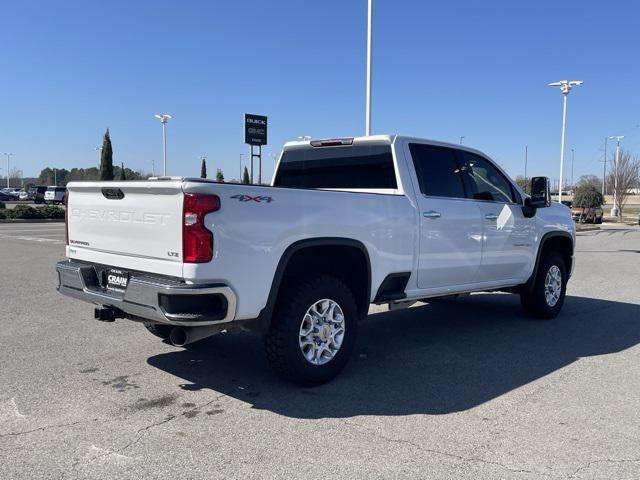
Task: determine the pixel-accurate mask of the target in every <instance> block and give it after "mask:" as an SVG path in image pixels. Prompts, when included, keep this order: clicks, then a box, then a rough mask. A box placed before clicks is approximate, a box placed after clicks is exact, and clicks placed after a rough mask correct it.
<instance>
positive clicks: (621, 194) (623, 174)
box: [607, 149, 640, 217]
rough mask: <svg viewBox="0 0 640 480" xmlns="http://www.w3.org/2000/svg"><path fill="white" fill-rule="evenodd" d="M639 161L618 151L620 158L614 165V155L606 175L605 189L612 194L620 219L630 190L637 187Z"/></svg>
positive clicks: (625, 151) (623, 151)
mask: <svg viewBox="0 0 640 480" xmlns="http://www.w3.org/2000/svg"><path fill="white" fill-rule="evenodd" d="M639 169H640V160H638V157H637V156H635V155H631V152H628V151H627V150H623V149H620V156H619V158H618V162H617V165H616V157H615V153H614V154H613V158H612V161H611V171H610V172H609V175H607V189H608V190H609V191H610V192H614V199H615V200H614V201H615V205H614V206H615V207H616V209H617V210H618V216H619V217H622V207H623V206H624V204H625V203H627V198H628V197H629V195H630V194H631V192H632V189H634V188H635V187H637V185H638V171H639Z"/></svg>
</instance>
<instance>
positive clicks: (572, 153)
mask: <svg viewBox="0 0 640 480" xmlns="http://www.w3.org/2000/svg"><path fill="white" fill-rule="evenodd" d="M575 153H576V151H575V150H574V149H573V148H572V149H571V191H573V190H574V188H573V160H574V158H575Z"/></svg>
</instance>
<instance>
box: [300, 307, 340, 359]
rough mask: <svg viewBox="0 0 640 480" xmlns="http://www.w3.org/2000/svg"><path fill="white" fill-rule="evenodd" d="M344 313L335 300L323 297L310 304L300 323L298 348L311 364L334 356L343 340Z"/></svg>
mask: <svg viewBox="0 0 640 480" xmlns="http://www.w3.org/2000/svg"><path fill="white" fill-rule="evenodd" d="M344 331H345V322H344V313H343V312H342V309H341V308H340V305H338V304H337V303H336V302H335V301H333V300H331V299H329V298H324V299H322V300H318V301H317V302H316V303H314V304H313V305H311V306H310V307H309V309H308V310H307V313H305V314H304V318H303V319H302V324H301V325H300V336H299V343H300V350H302V355H304V358H306V359H307V361H308V362H309V363H311V364H313V365H324V364H326V363H328V362H330V361H331V360H332V359H333V357H335V356H336V354H337V353H338V351H339V350H340V347H341V346H342V341H343V340H344Z"/></svg>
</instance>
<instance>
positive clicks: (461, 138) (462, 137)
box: [460, 135, 465, 145]
mask: <svg viewBox="0 0 640 480" xmlns="http://www.w3.org/2000/svg"><path fill="white" fill-rule="evenodd" d="M464 138H465V136H464V135H462V136H461V137H460V145H462V140H463V139H464Z"/></svg>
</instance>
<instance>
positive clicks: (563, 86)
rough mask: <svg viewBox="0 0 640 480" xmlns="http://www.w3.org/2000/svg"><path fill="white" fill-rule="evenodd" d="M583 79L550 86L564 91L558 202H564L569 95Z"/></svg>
mask: <svg viewBox="0 0 640 480" xmlns="http://www.w3.org/2000/svg"><path fill="white" fill-rule="evenodd" d="M583 83H584V82H583V81H582V80H560V81H559V82H552V83H550V84H549V86H550V87H560V91H561V92H562V141H561V142H560V188H559V189H558V203H560V202H562V170H563V168H564V136H565V130H566V126H567V97H568V96H569V92H570V91H571V89H572V88H573V87H575V86H578V85H582V84H583Z"/></svg>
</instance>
